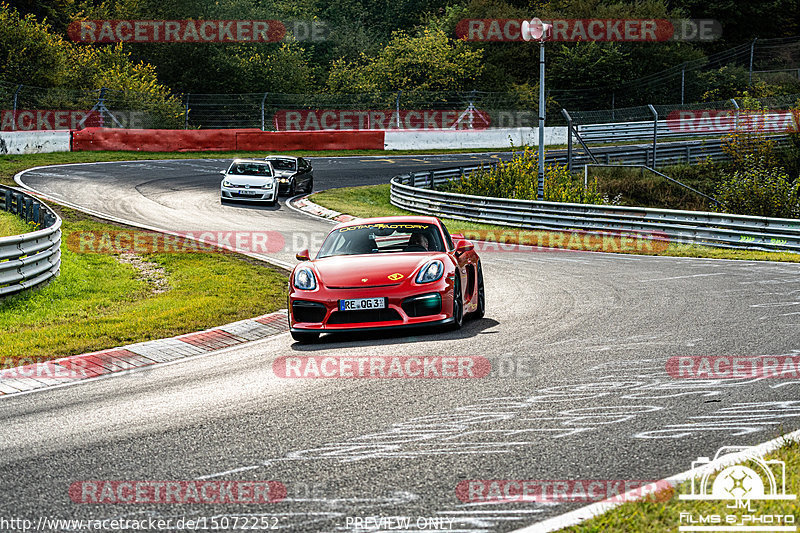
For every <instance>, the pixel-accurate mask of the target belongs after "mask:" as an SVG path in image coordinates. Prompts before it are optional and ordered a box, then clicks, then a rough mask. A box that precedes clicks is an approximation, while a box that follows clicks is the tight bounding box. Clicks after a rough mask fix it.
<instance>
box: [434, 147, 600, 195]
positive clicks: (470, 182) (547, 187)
mask: <svg viewBox="0 0 800 533" xmlns="http://www.w3.org/2000/svg"><path fill="white" fill-rule="evenodd" d="M544 177H545V179H544V199H545V200H546V201H550V202H574V203H583V204H604V203H608V200H607V199H604V198H603V196H602V195H601V194H600V193H599V192H598V189H597V179H594V180H591V181H589V183H588V186H587V188H586V189H585V190H584V187H583V180H582V179H581V178H580V177H579V176H577V175H575V174H573V173H571V172H569V171H568V170H567V167H566V165H559V164H552V165H547V166H546V167H545V174H544ZM538 180H539V156H538V154H537V153H536V152H535V151H534V150H532V149H531V148H530V147H528V146H526V147H525V148H524V149H523V150H522V152H514V154H513V156H512V158H511V160H510V161H507V162H505V161H500V162H499V163H498V164H497V166H496V167H488V168H485V167H481V169H480V170H477V171H474V172H472V173H470V174H468V175H465V176H462V177H461V178H460V179H458V180H453V181H451V182H449V183H447V184H445V185H443V186H441V187H440V189H441V190H444V191H447V192H454V193H458V194H472V195H476V196H491V197H494V198H516V199H520V200H536V194H537V188H538Z"/></svg>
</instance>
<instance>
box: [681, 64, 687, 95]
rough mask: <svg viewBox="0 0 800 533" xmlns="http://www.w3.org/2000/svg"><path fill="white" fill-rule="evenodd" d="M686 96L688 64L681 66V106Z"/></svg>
mask: <svg viewBox="0 0 800 533" xmlns="http://www.w3.org/2000/svg"><path fill="white" fill-rule="evenodd" d="M685 95H686V63H684V64H683V65H681V105H683V100H684V96H685Z"/></svg>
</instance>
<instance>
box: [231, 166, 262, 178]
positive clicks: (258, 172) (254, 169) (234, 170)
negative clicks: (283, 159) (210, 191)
mask: <svg viewBox="0 0 800 533" xmlns="http://www.w3.org/2000/svg"><path fill="white" fill-rule="evenodd" d="M228 174H232V175H235V176H236V175H239V176H259V177H270V176H272V169H271V168H270V166H269V165H267V164H264V163H233V164H232V165H231V167H230V168H229V169H228Z"/></svg>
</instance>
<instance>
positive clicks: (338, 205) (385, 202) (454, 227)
mask: <svg viewBox="0 0 800 533" xmlns="http://www.w3.org/2000/svg"><path fill="white" fill-rule="evenodd" d="M389 191H390V185H389V184H388V183H387V184H383V185H367V186H364V187H347V188H341V189H328V190H326V191H321V192H318V193H314V194H312V195H311V200H312V201H313V202H315V203H317V204H319V205H321V206H323V207H327V208H328V209H333V210H334V211H339V212H341V213H347V214H349V215H354V216H357V217H377V216H390V215H411V214H414V213H411V212H409V211H405V210H403V209H400V208H398V207H395V206H393V205H392V204H391V203H390V202H389ZM444 222H445V225H446V226H447V229H448V231H450V233H467V234H469V233H470V232H494V233H495V234H498V236H500V234H502V237H501V238H502V240H503V242H509V243H523V244H526V243H527V244H530V243H535V242H537V240H536V239H537V238H538V234H545V235H551V234H552V235H558V232H532V231H524V230H519V231H517V230H510V229H509V228H507V227H503V226H494V225H491V224H479V223H474V222H464V221H460V220H450V219H445V220H444ZM553 240H555V239H553ZM547 241H548V240H547V239H546V242H547ZM549 242H552V241H549ZM621 252H622V253H640V254H645V255H663V256H672V257H709V258H716V259H747V260H756V261H784V262H792V263H797V262H800V254H792V253H784V252H780V253H779V252H759V251H752V250H728V249H725V248H714V247H710V246H696V245H691V246H689V245H679V244H670V245H669V246H668V247H666V248H665V249H658V250H638V251H637V250H627V251H625V250H622V251H621Z"/></svg>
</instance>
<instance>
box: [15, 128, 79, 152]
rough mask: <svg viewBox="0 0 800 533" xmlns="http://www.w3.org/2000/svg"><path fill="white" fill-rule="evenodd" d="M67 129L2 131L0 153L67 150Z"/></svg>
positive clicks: (69, 134)
mask: <svg viewBox="0 0 800 533" xmlns="http://www.w3.org/2000/svg"><path fill="white" fill-rule="evenodd" d="M70 139H71V133H70V131H69V130H36V131H2V132H0V155H5V154H45V153H50V152H69V151H70Z"/></svg>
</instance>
